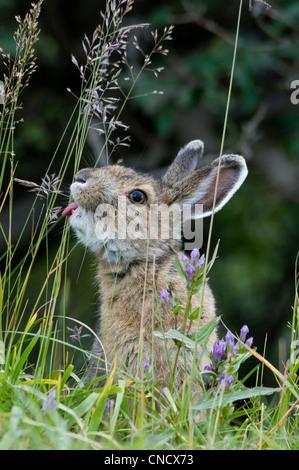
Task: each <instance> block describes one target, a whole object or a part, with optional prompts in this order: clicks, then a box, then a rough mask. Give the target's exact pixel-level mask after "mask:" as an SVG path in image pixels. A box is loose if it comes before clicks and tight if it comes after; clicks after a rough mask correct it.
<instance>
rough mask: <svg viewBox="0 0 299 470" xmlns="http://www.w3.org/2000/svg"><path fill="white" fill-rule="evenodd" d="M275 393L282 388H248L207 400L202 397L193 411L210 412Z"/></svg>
mask: <svg viewBox="0 0 299 470" xmlns="http://www.w3.org/2000/svg"><path fill="white" fill-rule="evenodd" d="M275 392H281V388H279V387H278V388H271V387H254V388H247V389H245V390H237V391H232V392H227V393H224V395H221V394H219V395H217V396H216V397H213V398H210V399H209V400H205V397H201V398H200V400H199V402H198V403H197V404H196V405H194V406H193V407H192V409H193V410H196V411H200V410H209V409H211V408H216V407H218V406H221V407H223V406H226V405H227V404H229V403H233V402H235V401H238V400H247V399H249V398H253V397H255V398H258V397H262V396H265V395H272V394H273V393H275Z"/></svg>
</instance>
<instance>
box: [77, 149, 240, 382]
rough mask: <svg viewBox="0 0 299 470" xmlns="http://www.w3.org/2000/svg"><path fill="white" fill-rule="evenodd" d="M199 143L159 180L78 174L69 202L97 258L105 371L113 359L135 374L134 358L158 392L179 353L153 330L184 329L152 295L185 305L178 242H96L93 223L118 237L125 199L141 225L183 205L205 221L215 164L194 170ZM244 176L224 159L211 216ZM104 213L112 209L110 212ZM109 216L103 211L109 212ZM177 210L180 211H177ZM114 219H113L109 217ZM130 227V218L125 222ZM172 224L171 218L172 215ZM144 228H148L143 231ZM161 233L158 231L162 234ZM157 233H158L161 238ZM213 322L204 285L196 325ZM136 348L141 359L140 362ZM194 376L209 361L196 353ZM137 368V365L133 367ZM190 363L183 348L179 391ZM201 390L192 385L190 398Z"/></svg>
mask: <svg viewBox="0 0 299 470" xmlns="http://www.w3.org/2000/svg"><path fill="white" fill-rule="evenodd" d="M202 149H203V144H202V142H201V141H193V142H190V143H189V144H188V145H187V146H185V147H184V148H183V149H182V150H181V151H180V152H179V154H178V156H177V158H176V159H175V161H174V163H173V164H172V166H171V167H170V168H169V170H168V171H167V173H166V174H165V175H164V177H163V178H162V179H156V178H153V177H151V176H148V175H143V174H140V173H138V172H136V171H134V170H132V169H129V168H124V167H122V166H118V165H116V166H108V167H104V168H94V169H91V168H89V169H83V170H80V171H79V173H78V174H77V175H76V182H75V183H74V184H73V185H72V187H71V192H72V195H73V198H74V201H75V202H76V203H77V204H78V205H79V207H78V209H76V211H75V212H74V213H73V215H72V217H71V225H72V227H73V228H74V230H75V232H76V234H77V236H78V238H79V239H80V240H81V241H82V242H83V243H84V244H85V245H87V246H88V247H89V248H90V249H91V250H92V251H93V252H94V253H95V255H96V256H97V259H98V269H97V281H98V284H99V291H100V295H101V306H100V311H99V323H98V325H97V334H98V335H99V336H100V337H101V340H102V344H103V347H104V350H105V354H106V357H107V361H108V365H109V364H111V363H112V362H113V359H114V357H115V355H116V354H117V357H118V364H119V366H120V369H122V370H125V368H127V369H128V371H129V373H131V374H132V375H133V376H136V375H137V376H138V375H140V370H138V365H139V366H141V367H142V364H140V357H142V360H143V361H144V360H147V361H148V363H149V364H151V363H153V366H154V373H155V377H156V379H157V380H161V385H162V386H169V385H170V378H171V373H170V367H169V361H170V364H171V366H173V363H174V359H175V355H176V352H177V346H176V344H175V343H174V342H173V341H172V340H167V351H168V355H167V352H166V348H165V343H164V341H163V340H161V339H160V338H157V337H156V336H154V335H153V332H154V331H159V332H162V331H164V332H167V331H168V330H169V329H173V328H175V327H178V326H179V325H181V324H182V323H183V312H184V309H183V310H182V312H181V313H180V314H179V316H178V317H177V320H176V323H175V317H174V315H173V314H172V312H171V310H170V308H169V306H168V305H167V304H166V303H165V302H164V301H161V300H160V299H159V298H158V296H157V294H158V293H159V291H160V290H161V289H166V290H168V291H169V292H171V291H172V292H174V293H175V294H176V295H177V297H178V298H179V300H180V301H181V304H182V305H183V307H184V306H185V305H186V300H187V294H186V282H185V280H184V279H182V277H180V276H179V274H178V273H177V270H176V266H175V255H176V254H178V256H179V257H180V256H181V251H180V250H181V246H182V241H181V240H178V239H174V238H172V236H171V235H172V234H171V233H170V236H169V238H168V239H166V240H165V239H161V238H158V239H151V238H150V237H149V235H148V233H149V232H148V228H147V231H146V234H145V235H147V236H145V237H143V238H141V239H137V240H132V239H130V240H129V239H127V238H126V239H121V240H119V239H117V240H115V239H113V240H112V239H109V237H108V238H106V239H105V240H104V241H99V240H98V239H97V236H95V233H96V224H97V222H100V223H103V221H105V223H106V224H107V227H109V228H110V226H111V227H112V225H113V224H112V223H114V222H115V221H116V223H117V227H118V228H117V234H118V235H119V233H120V228H119V227H120V226H121V224H122V221H124V219H122V217H124V214H123V211H122V210H118V209H119V207H118V206H117V201H118V197H119V196H125V204H126V206H125V207H126V211H127V214H129V213H130V211H133V212H132V213H133V214H135V213H136V211H141V209H143V210H145V211H146V214H147V220H148V222H150V220H149V217H150V216H151V214H150V207H151V206H152V205H153V204H165V206H166V207H169V206H170V205H171V204H177V205H178V206H179V207H180V208H181V209H182V207H183V204H185V203H189V204H192V205H193V206H194V204H196V203H202V204H203V209H204V215H209V214H210V213H211V211H212V207H213V199H214V190H215V184H216V178H217V171H218V165H219V160H215V162H213V163H212V164H211V165H208V166H206V167H204V168H202V169H199V170H195V167H196V162H197V159H198V157H200V156H201V154H202ZM246 174H247V170H246V164H245V161H244V159H243V158H242V157H239V156H232V155H229V156H223V157H222V161H221V171H220V177H219V180H218V192H217V197H216V202H215V207H214V209H215V211H217V210H219V209H221V207H222V206H223V205H224V204H225V203H226V202H227V200H228V199H229V198H230V197H231V196H232V195H233V193H234V192H235V191H236V190H237V189H238V188H239V186H240V185H241V184H242V182H243V181H244V179H245V177H246ZM133 189H138V190H143V191H144V192H145V193H146V196H147V200H146V203H145V204H143V206H142V208H141V206H140V205H138V204H132V202H131V201H130V198H129V194H130V191H132V190H133ZM101 204H109V205H111V206H112V207H113V211H112V212H109V210H107V211H102V212H99V211H98V207H99V205H101ZM109 207H110V206H109ZM108 209H109V208H108ZM181 209H180V210H181ZM114 215H115V217H116V218H115V219H114V218H113V216H114ZM126 217H127V218H126V221H128V215H127V216H126ZM174 217H176V215H175V216H174ZM148 226H149V225H148ZM160 230H161V227H160ZM159 234H161V232H159ZM201 296H202V293H201V291H200V292H199V293H198V294H196V295H195V296H194V297H193V299H192V307H193V308H195V307H196V306H199V305H200V301H201ZM214 316H215V305H214V297H213V294H212V292H211V290H210V288H209V286H208V284H206V286H205V290H204V299H203V317H202V319H201V320H200V326H204V325H206V324H207V323H208V322H209V321H210V320H211V319H212V318H214ZM196 328H197V323H196V322H195V321H193V322H192V327H191V331H194V330H196ZM215 340H216V333H215V331H214V332H213V333H212V334H211V336H210V338H209V340H208V344H207V345H206V348H207V351H211V350H212V348H213V343H214V342H215ZM140 345H142V355H141V356H140V353H141V351H140ZM92 351H93V353H94V354H98V355H99V356H101V358H103V354H102V351H101V344H99V342H98V341H95V343H94V345H93V349H92ZM197 354H198V357H200V358H201V359H200V363H198V364H197V365H198V367H199V369H202V368H203V366H204V365H205V364H207V362H208V358H207V354H206V352H205V351H202V350H200V348H199V350H198V352H197ZM138 361H139V362H138ZM192 361H193V350H188V348H186V349H185V351H184V349H183V348H182V350H181V353H180V355H179V359H178V364H177V369H176V371H177V377H176V385H177V386H178V388H181V386H182V383H183V380H184V374H187V380H188V376H190V373H191V367H192ZM103 370H104V369H103V366H101V365H99V364H98V361H97V360H92V361H91V366H90V369H89V372H88V375H87V378H88V380H91V379H92V378H93V376H94V375H95V374H102V373H103ZM198 389H199V386H198V385H197V384H196V382H195V383H194V388H193V390H194V391H197V390H198Z"/></svg>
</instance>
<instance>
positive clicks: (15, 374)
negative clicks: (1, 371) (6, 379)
mask: <svg viewBox="0 0 299 470" xmlns="http://www.w3.org/2000/svg"><path fill="white" fill-rule="evenodd" d="M39 337H40V330H38V332H37V333H36V335H35V336H34V337H33V339H32V340H31V341H30V343H29V344H28V346H27V348H26V349H25V351H24V352H23V353H22V355H21V357H20V358H19V359H18V361H17V362H16V364H15V365H14V372H13V374H12V377H11V382H12V383H13V384H15V383H16V382H17V379H18V377H19V375H20V373H21V372H22V368H23V366H24V364H25V362H26V361H27V360H28V357H29V354H30V353H31V351H32V349H33V348H34V346H35V345H36V343H37V341H38V340H39Z"/></svg>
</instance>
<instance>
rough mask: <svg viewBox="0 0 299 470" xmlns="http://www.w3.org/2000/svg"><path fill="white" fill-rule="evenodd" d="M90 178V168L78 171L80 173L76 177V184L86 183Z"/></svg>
mask: <svg viewBox="0 0 299 470" xmlns="http://www.w3.org/2000/svg"><path fill="white" fill-rule="evenodd" d="M89 177H90V171H89V169H88V168H85V169H83V170H80V171H78V173H77V174H76V175H75V181H76V183H86V181H87V180H88V178H89Z"/></svg>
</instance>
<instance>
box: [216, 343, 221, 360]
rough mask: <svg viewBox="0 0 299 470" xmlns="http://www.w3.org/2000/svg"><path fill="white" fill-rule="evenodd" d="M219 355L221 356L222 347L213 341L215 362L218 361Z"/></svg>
mask: <svg viewBox="0 0 299 470" xmlns="http://www.w3.org/2000/svg"><path fill="white" fill-rule="evenodd" d="M221 357H222V347H221V346H220V345H219V344H218V343H217V342H215V343H214V360H215V362H216V363H217V362H219V361H220V360H221Z"/></svg>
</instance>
